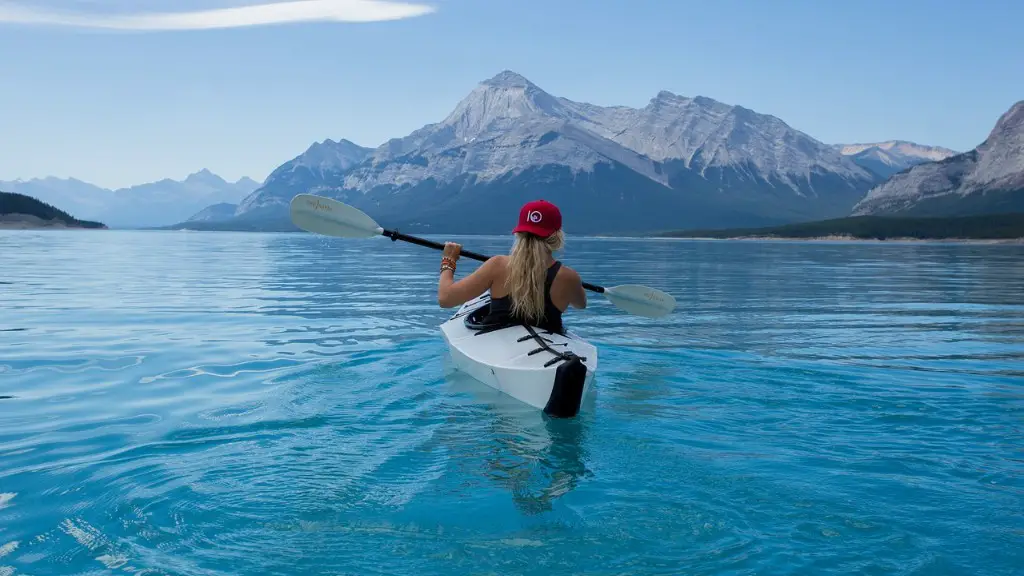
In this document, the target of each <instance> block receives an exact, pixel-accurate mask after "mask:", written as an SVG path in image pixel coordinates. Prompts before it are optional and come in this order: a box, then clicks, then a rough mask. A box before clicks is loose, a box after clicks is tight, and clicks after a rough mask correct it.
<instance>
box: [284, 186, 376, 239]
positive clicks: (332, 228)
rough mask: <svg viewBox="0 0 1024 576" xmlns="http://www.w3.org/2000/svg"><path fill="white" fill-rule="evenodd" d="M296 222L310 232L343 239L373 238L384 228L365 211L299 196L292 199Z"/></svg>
mask: <svg viewBox="0 0 1024 576" xmlns="http://www.w3.org/2000/svg"><path fill="white" fill-rule="evenodd" d="M291 213H292V222H294V223H295V225H296V226H298V227H299V228H302V229H303V230H305V231H307V232H313V233H316V234H323V235H325V236H338V237H341V238H370V237H373V236H378V235H380V234H381V233H382V232H384V229H383V228H381V227H380V226H378V225H377V223H376V222H374V221H373V218H370V217H369V216H367V215H366V213H365V212H363V211H362V210H359V209H357V208H353V207H351V206H349V205H348V204H344V203H342V202H338V201H337V200H334V199H333V198H325V197H323V196H315V195H313V194H299V195H297V196H296V197H294V198H292V203H291Z"/></svg>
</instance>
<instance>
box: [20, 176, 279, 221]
mask: <svg viewBox="0 0 1024 576" xmlns="http://www.w3.org/2000/svg"><path fill="white" fill-rule="evenodd" d="M259 186H260V184H259V183H258V182H256V181H254V180H252V179H250V178H242V179H240V180H238V181H237V182H227V181H225V180H224V179H223V178H221V177H220V176H217V175H216V174H214V173H212V172H210V171H209V170H205V169H204V170H200V171H198V172H195V173H193V174H190V175H189V176H188V177H187V178H185V179H184V180H182V181H177V180H171V179H164V180H160V181H158V182H152V183H148V184H140V185H138V186H132V187H130V188H121V189H117V190H110V189H106V188H100V187H98V186H94V185H92V184H89V183H87V182H82V181H81V180H76V179H74V178H68V179H62V178H53V177H49V178H36V179H32V180H14V181H7V182H4V181H0V190H4V191H7V192H18V193H21V194H25V195H28V196H31V197H33V198H37V199H39V200H41V201H43V202H46V203H49V204H52V205H54V206H57V207H59V208H60V209H62V210H65V211H67V212H69V213H70V214H71V215H73V216H74V217H76V218H82V219H86V220H98V221H102V222H104V223H105V224H107V225H108V226H110V227H112V228H147V227H159V226H167V225H171V224H175V223H178V222H181V221H183V220H186V219H188V218H190V217H192V216H193V215H195V214H196V213H197V212H199V211H201V210H203V209H205V208H206V207H207V206H210V205H211V204H216V203H220V202H231V203H237V202H239V201H240V200H242V199H243V198H245V197H246V196H247V195H248V194H250V193H251V192H253V191H254V190H256V189H257V188H259Z"/></svg>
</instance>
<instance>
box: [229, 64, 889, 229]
mask: <svg viewBox="0 0 1024 576" xmlns="http://www.w3.org/2000/svg"><path fill="white" fill-rule="evenodd" d="M343 142H344V141H343ZM317 146H320V147H324V146H327V148H328V149H329V150H336V149H337V148H338V147H339V146H340V145H339V144H335V143H333V142H330V141H328V142H327V143H324V144H320V145H314V147H313V148H310V150H307V151H306V153H304V154H302V155H300V156H298V157H296V158H294V159H293V160H291V161H290V162H288V163H286V164H285V165H283V166H281V167H280V168H278V169H277V170H276V171H275V172H274V174H273V175H271V177H270V178H268V179H267V182H266V184H265V185H264V186H263V187H262V188H260V189H259V190H257V191H256V192H255V193H253V194H252V195H251V196H250V197H249V198H246V199H245V200H244V201H243V202H242V203H241V205H240V206H239V208H238V212H237V216H238V217H239V218H242V219H250V220H251V219H253V218H269V217H272V216H273V215H277V217H285V216H284V215H286V213H287V204H288V203H289V202H290V200H291V198H292V197H294V195H295V194H297V193H301V192H312V193H316V194H323V195H328V196H333V197H335V198H338V199H341V200H343V201H345V202H349V203H351V204H353V205H355V206H357V207H359V208H361V209H364V210H366V211H367V212H368V213H369V214H370V215H371V216H373V217H375V218H377V219H378V220H380V221H385V222H387V223H388V224H389V225H396V226H397V225H400V226H404V227H412V228H414V229H423V230H443V231H446V232H454V231H465V232H505V231H507V230H508V229H510V228H511V227H512V222H513V221H514V219H515V215H516V214H517V210H518V207H519V205H521V203H522V202H524V201H526V200H529V199H533V198H539V197H543V198H547V199H549V200H552V201H554V202H556V203H559V204H560V205H561V206H562V208H563V210H564V211H565V212H566V214H567V218H566V228H567V230H570V231H573V232H626V231H646V230H652V229H658V228H675V227H680V226H690V225H702V226H706V225H723V226H732V225H753V224H761V223H776V222H787V221H792V220H800V219H815V218H825V217H831V216H841V215H845V214H847V213H849V210H850V209H851V208H852V207H853V205H854V204H855V203H856V202H857V201H858V200H860V199H861V198H862V197H863V195H864V193H865V192H866V191H867V190H868V189H869V188H870V187H871V186H872V185H874V184H876V183H877V182H878V181H880V178H879V177H878V176H876V175H875V174H873V173H872V172H870V171H869V170H866V169H864V168H862V167H861V166H858V165H857V164H856V163H855V162H853V160H851V159H850V158H848V157H846V156H843V155H842V154H840V152H839V150H837V149H835V148H834V147H832V146H829V145H826V144H823V143H821V142H819V141H817V140H815V139H813V138H811V137H810V136H808V135H806V134H804V133H802V132H800V131H798V130H795V129H793V128H791V127H789V126H788V125H786V124H785V122H783V121H782V120H780V119H778V118H775V117H773V116H769V115H765V114H758V113H756V112H754V111H752V110H748V109H746V108H743V107H740V106H730V105H727V104H723V103H721V102H717V101H715V100H712V99H710V98H705V97H699V96H698V97H696V98H686V97H682V96H677V95H675V94H671V93H669V92H661V93H659V94H658V95H656V97H655V98H653V99H652V100H651V101H650V102H649V103H648V104H647V105H646V106H645V107H643V108H630V107H626V106H613V107H602V106H596V105H593V104H588V103H580V102H574V101H571V100H568V99H566V98H561V97H556V96H553V95H551V94H549V93H547V92H545V91H544V90H542V89H541V88H539V87H538V86H537V85H535V84H533V83H532V82H530V81H529V80H527V79H526V78H524V77H523V76H521V75H519V74H516V73H514V72H510V71H504V72H502V73H500V74H498V75H496V76H494V77H493V78H491V79H489V80H485V81H484V82H481V83H480V84H479V85H477V86H476V87H475V88H474V89H473V90H472V91H471V92H470V93H469V94H468V95H467V96H466V97H465V98H463V99H462V100H461V101H460V102H459V103H458V104H457V105H456V106H455V108H454V110H452V112H451V113H450V114H449V115H448V116H447V117H446V118H444V119H443V120H441V121H440V122H437V123H434V124H428V125H426V126H424V127H423V128H420V129H419V130H416V131H414V132H413V133H411V134H409V135H408V136H406V137H404V138H396V139H392V140H389V141H387V142H385V143H384V144H382V145H381V146H379V147H377V148H376V149H373V150H370V149H366V148H362V147H359V146H356V145H354V144H351V143H347V145H346V146H345V148H344V151H343V152H339V153H338V154H337V155H330V154H319V155H317V154H314V148H316V147H317ZM324 157H326V158H327V160H326V161H325V162H317V161H315V160H316V158H324ZM310 164H313V165H316V166H317V167H318V169H317V170H310V169H307V166H308V165H310Z"/></svg>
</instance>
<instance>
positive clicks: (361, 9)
mask: <svg viewBox="0 0 1024 576" xmlns="http://www.w3.org/2000/svg"><path fill="white" fill-rule="evenodd" d="M431 12H434V8H433V7H432V6H427V5H425V4H412V3H407V2H393V1H390V0H295V1H278V2H270V3H265V4H255V5H250V6H237V7H233V8H217V9H211V10H194V11H189V12H160V13H137V14H89V13H84V12H69V11H58V10H47V9H45V8H43V9H39V8H36V7H31V6H29V5H26V4H23V3H20V2H19V3H10V2H0V22H8V23H13V24H34V25H48V26H73V27H78V28H103V29H109V30H140V31H167V30H212V29H217V28H241V27H245V26H266V25H271V24H294V23H299V22H381V21H386V20H402V19H405V18H415V17H417V16H423V15H426V14H430V13H431Z"/></svg>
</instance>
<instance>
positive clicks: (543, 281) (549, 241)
mask: <svg viewBox="0 0 1024 576" xmlns="http://www.w3.org/2000/svg"><path fill="white" fill-rule="evenodd" d="M512 232H513V233H514V234H515V236H516V239H515V244H514V245H513V246H512V251H511V253H510V254H509V255H508V256H495V257H493V258H490V259H489V260H487V261H486V262H484V263H483V265H481V266H480V267H479V268H477V269H476V271H475V272H473V273H472V274H470V275H469V276H467V277H466V278H463V279H462V280H459V281H458V282H455V263H456V262H457V261H458V259H459V251H460V250H461V248H462V247H461V246H460V245H458V244H456V243H454V242H447V243H445V247H444V254H443V255H442V257H441V278H440V280H439V281H438V285H437V302H438V304H440V305H441V307H442V308H452V307H455V306H460V305H462V304H463V303H465V302H467V301H469V300H472V299H473V298H476V297H477V296H479V295H481V294H483V293H484V291H485V290H488V289H489V290H490V291H491V309H490V313H489V314H488V316H487V318H486V319H485V322H486V323H503V322H509V321H511V322H522V323H525V324H529V325H531V326H536V327H537V328H540V329H543V330H550V331H552V332H556V333H559V334H562V333H564V332H565V329H564V327H563V325H562V312H565V310H566V309H567V308H568V307H569V306H570V305H571V306H575V307H576V308H579V309H583V308H586V307H587V293H586V291H585V290H584V289H583V281H582V280H581V279H580V275H579V274H577V273H576V271H575V270H573V269H572V268H569V267H568V266H563V265H562V263H561V262H559V261H557V260H555V258H554V256H553V255H552V253H553V252H556V251H558V250H561V249H562V246H563V245H564V243H565V236H564V234H563V233H562V214H561V212H559V210H558V207H557V206H555V205H554V204H552V203H550V202H547V201H545V200H537V201H534V202H527V203H526V204H525V205H523V207H522V209H520V210H519V224H518V225H517V226H516V227H515V228H514V229H513V230H512Z"/></svg>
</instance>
